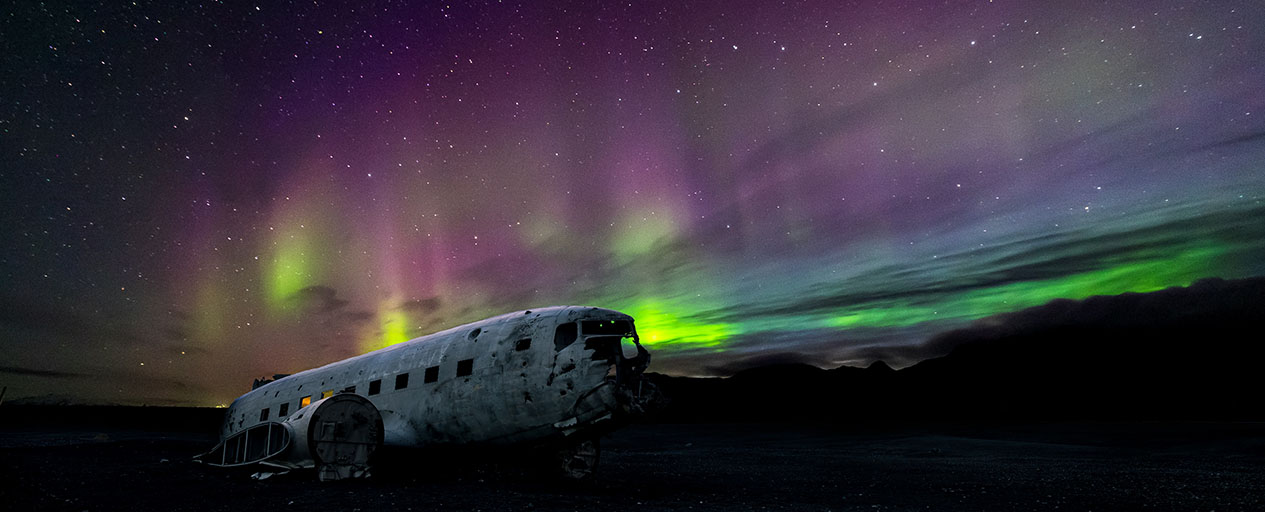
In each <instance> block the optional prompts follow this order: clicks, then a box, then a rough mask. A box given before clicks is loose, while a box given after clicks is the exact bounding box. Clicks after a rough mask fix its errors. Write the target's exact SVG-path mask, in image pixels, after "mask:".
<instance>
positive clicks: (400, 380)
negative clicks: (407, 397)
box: [395, 373, 408, 389]
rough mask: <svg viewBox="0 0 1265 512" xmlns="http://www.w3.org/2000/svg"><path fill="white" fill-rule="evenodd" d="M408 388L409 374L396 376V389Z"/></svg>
mask: <svg viewBox="0 0 1265 512" xmlns="http://www.w3.org/2000/svg"><path fill="white" fill-rule="evenodd" d="M407 387H408V374H407V373H401V374H399V375H396V376H395V389H404V388H407Z"/></svg>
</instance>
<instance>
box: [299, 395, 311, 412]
mask: <svg viewBox="0 0 1265 512" xmlns="http://www.w3.org/2000/svg"><path fill="white" fill-rule="evenodd" d="M311 404H312V395H308V396H305V397H303V398H301V399H299V408H300V409H302V408H304V407H307V406H309V405H311Z"/></svg>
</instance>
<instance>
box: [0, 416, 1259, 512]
mask: <svg viewBox="0 0 1265 512" xmlns="http://www.w3.org/2000/svg"><path fill="white" fill-rule="evenodd" d="M208 446H210V439H208V438H207V437H206V436H205V435H204V434H200V433H189V432H179V431H176V432H146V431H141V430H125V429H115V430H108V429H107V430H101V431H95V430H92V429H78V430H76V429H55V428H49V427H41V428H40V429H39V430H38V431H30V430H25V431H24V430H22V429H9V430H7V431H2V432H0V468H2V470H0V471H2V473H0V483H2V484H3V487H2V489H3V490H2V491H0V504H2V505H0V509H4V510H76V511H78V510H226V511H234V512H244V511H250V510H269V511H276V510H305V509H306V510H391V511H407V510H419V511H420V510H534V509H538V510H577V511H578V510H633V509H635V510H723V511H730V510H1173V511H1192V510H1218V511H1222V510H1244V511H1249V510H1253V511H1259V510H1265V424H1261V423H1107V424H1102V423H1099V424H1090V423H1076V424H1032V423H1029V424H987V425H980V424H965V423H955V424H918V423H901V424H871V425H865V426H845V427H812V426H794V425H793V426H787V425H736V424H726V425H715V424H693V425H635V426H631V427H628V428H626V429H624V430H621V431H619V432H616V433H615V434H613V435H612V436H610V437H608V438H606V439H605V440H604V442H603V449H602V465H601V468H600V477H599V478H598V479H596V481H594V482H591V483H587V484H572V483H563V482H557V481H554V480H551V479H550V478H547V477H544V476H541V473H542V472H541V471H539V470H538V469H537V468H535V467H534V466H531V465H524V464H518V463H510V462H505V461H502V462H487V461H484V462H468V463H459V462H457V461H454V460H451V459H440V458H437V457H435V456H431V455H428V454H426V453H425V452H422V453H413V454H408V457H409V461H410V462H411V463H413V464H415V465H416V469H414V470H412V471H406V470H402V469H395V470H393V471H388V470H382V469H380V470H379V471H378V472H377V474H376V475H375V477H374V478H372V479H369V480H360V481H344V482H327V483H321V482H317V481H316V480H315V478H314V475H312V474H310V473H309V474H298V475H292V476H285V477H278V478H273V479H270V480H265V481H253V480H251V479H249V478H248V477H247V476H246V475H245V474H242V473H238V472H232V471H225V470H218V469H215V468H209V467H204V466H200V465H198V464H195V463H193V462H191V461H190V459H189V458H190V457H191V456H192V455H194V454H196V453H198V452H199V451H202V450H204V449H206V448H207V447H208Z"/></svg>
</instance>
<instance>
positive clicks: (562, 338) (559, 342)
mask: <svg viewBox="0 0 1265 512" xmlns="http://www.w3.org/2000/svg"><path fill="white" fill-rule="evenodd" d="M578 337H579V332H578V331H577V329H576V326H575V322H567V323H565V324H562V325H559V326H558V329H557V330H556V331H554V333H553V348H555V349H557V350H559V351H560V350H562V349H564V348H567V347H568V346H570V345H571V344H572V343H575V340H576V338H578Z"/></svg>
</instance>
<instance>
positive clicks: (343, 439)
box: [197, 393, 383, 480]
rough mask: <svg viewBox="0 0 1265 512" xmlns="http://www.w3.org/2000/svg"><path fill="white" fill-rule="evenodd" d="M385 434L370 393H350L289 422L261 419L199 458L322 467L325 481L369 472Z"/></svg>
mask: <svg viewBox="0 0 1265 512" xmlns="http://www.w3.org/2000/svg"><path fill="white" fill-rule="evenodd" d="M382 435H383V429H382V414H381V413H379V412H378V408H377V407H374V405H373V403H372V402H370V401H369V399H367V398H365V397H362V396H360V395H356V394H351V393H344V394H339V395H334V396H331V397H329V398H323V399H321V400H318V401H316V402H313V403H312V404H310V405H308V406H307V407H304V408H302V409H299V410H298V411H297V412H295V413H294V414H293V415H292V416H290V417H289V418H286V420H285V421H284V422H280V423H278V422H275V421H270V422H267V423H260V424H258V425H255V426H252V427H251V428H248V429H246V430H243V431H241V432H238V433H236V434H234V435H232V436H229V437H228V438H226V439H224V440H223V441H221V442H220V443H219V444H217V445H216V446H215V448H212V449H211V451H209V452H207V453H204V454H202V455H199V456H198V457H197V460H199V461H201V462H204V463H206V464H210V465H212V466H225V467H232V466H246V465H250V464H260V465H264V466H268V467H272V468H275V469H278V470H281V471H283V472H284V471H288V470H291V469H298V468H316V471H317V476H318V477H319V478H320V479H321V480H341V479H344V478H357V477H365V476H368V475H369V458H370V457H371V456H372V455H373V452H374V451H376V450H377V449H378V447H380V446H382ZM268 474H270V473H258V474H257V475H260V476H259V477H261V478H262V477H263V476H267V475H268Z"/></svg>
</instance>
